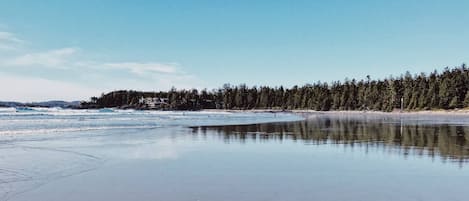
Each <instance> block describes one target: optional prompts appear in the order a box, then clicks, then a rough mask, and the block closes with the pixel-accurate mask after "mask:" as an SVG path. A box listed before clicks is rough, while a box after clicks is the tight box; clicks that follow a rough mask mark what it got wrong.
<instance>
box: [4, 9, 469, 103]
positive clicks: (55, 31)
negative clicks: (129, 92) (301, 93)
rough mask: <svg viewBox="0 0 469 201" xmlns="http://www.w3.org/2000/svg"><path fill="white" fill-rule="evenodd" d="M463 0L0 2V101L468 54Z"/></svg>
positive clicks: (383, 66)
mask: <svg viewBox="0 0 469 201" xmlns="http://www.w3.org/2000/svg"><path fill="white" fill-rule="evenodd" d="M468 9H469V2H468V1H409V0H395V1H371V0H370V1H345V0H344V1H125V2H118V1H105V0H104V1H97V0H95V1H87V0H81V1H59V0H57V1H47V0H44V1H22V0H10V1H4V0H0V100H20V101H38V100H48V99H65V100H82V99H87V98H88V97H89V96H92V95H99V94H101V93H102V92H107V91H110V90H114V89H137V90H166V89H169V88H170V87H171V86H175V87H177V88H209V89H211V88H216V87H220V86H222V85H223V84H224V83H232V84H239V83H246V84H248V85H250V86H252V85H257V86H259V85H270V86H278V85H284V86H292V85H295V84H297V85H303V84H305V83H312V82H316V81H318V80H321V81H327V82H330V81H333V80H343V79H344V78H346V77H348V78H357V79H363V78H365V76H366V75H371V77H372V78H384V77H386V76H389V75H397V76H398V75H400V74H401V73H404V72H405V71H407V70H408V71H410V72H412V73H419V72H422V71H423V72H430V71H433V70H434V69H440V70H441V69H443V68H444V67H445V66H450V67H453V66H457V65H460V64H461V63H463V62H468V61H469V37H467V36H469V26H467V25H468V24H469V12H467V10H468Z"/></svg>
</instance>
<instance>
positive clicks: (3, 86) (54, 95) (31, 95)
mask: <svg viewBox="0 0 469 201" xmlns="http://www.w3.org/2000/svg"><path fill="white" fill-rule="evenodd" d="M12 86H14V87H12ZM0 91H1V92H2V93H0V100H6V101H23V102H31V101H44V100H67V101H71V100H87V99H88V97H91V96H95V95H98V94H99V93H100V92H102V90H99V89H96V88H90V87H85V86H82V85H79V84H75V83H69V82H64V81H57V80H50V79H45V78H35V77H29V76H28V77H24V76H18V75H11V74H2V73H0Z"/></svg>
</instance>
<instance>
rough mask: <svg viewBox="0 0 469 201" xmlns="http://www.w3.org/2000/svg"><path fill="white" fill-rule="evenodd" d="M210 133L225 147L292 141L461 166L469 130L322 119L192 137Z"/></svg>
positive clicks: (197, 131)
mask: <svg viewBox="0 0 469 201" xmlns="http://www.w3.org/2000/svg"><path fill="white" fill-rule="evenodd" d="M212 132H215V133H217V134H218V135H219V136H220V137H222V139H223V140H224V141H225V142H227V143H231V142H241V143H245V142H262V141H267V140H277V141H283V140H293V141H301V142H303V143H305V144H313V145H319V144H341V145H344V146H347V147H352V148H353V147H356V146H358V147H365V150H368V149H369V148H375V149H379V150H391V151H396V152H398V153H400V154H402V155H404V156H408V155H417V156H428V157H432V158H435V157H441V159H442V160H443V161H451V162H455V163H458V164H459V165H461V166H462V165H463V164H464V163H467V162H469V126H461V125H450V124H436V125H431V124H424V125H422V124H410V125H409V124H405V123H403V122H402V121H401V122H399V121H397V122H395V121H376V120H373V121H364V120H360V119H353V118H350V119H349V118H328V117H325V118H314V119H309V120H305V121H297V122H282V123H266V124H251V125H230V126H202V127H192V133H193V134H194V135H197V136H200V137H204V136H206V135H209V134H212Z"/></svg>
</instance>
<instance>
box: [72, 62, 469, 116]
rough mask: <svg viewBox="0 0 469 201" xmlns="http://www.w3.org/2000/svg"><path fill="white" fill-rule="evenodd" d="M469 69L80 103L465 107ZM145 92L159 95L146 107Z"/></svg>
mask: <svg viewBox="0 0 469 201" xmlns="http://www.w3.org/2000/svg"><path fill="white" fill-rule="evenodd" d="M468 89H469V69H468V68H467V66H466V65H465V64H462V65H461V66H458V67H455V68H448V67H446V68H445V69H444V70H443V71H442V72H437V71H436V70H435V71H433V72H431V73H420V74H414V75H412V74H411V73H410V72H406V73H405V74H402V75H400V76H398V77H393V76H389V77H387V78H385V79H371V78H370V76H366V78H365V79H361V80H356V79H345V80H344V81H334V82H331V83H327V82H316V83H313V84H305V85H303V86H293V87H291V88H285V87H283V86H277V87H270V86H259V87H257V86H252V87H249V86H246V84H240V85H237V86H235V85H230V84H225V85H223V87H221V88H218V89H213V90H207V89H203V90H200V91H199V90H197V89H190V90H186V89H181V90H178V89H176V88H172V89H171V90H169V91H159V92H139V91H131V90H130V91H129V90H120V91H113V92H110V93H106V94H102V95H101V96H100V97H92V98H91V99H90V101H86V102H82V103H81V105H80V107H81V108H107V107H118V108H134V109H158V110H200V109H234V110H247V109H279V110H294V109H308V110H317V111H328V110H373V111H386V112H390V111H393V110H397V109H401V108H402V109H404V110H431V109H456V108H465V107H469V93H468ZM145 98H158V99H161V100H162V101H161V102H159V101H158V104H156V105H152V106H151V107H149V106H148V104H146V103H144V102H142V99H145Z"/></svg>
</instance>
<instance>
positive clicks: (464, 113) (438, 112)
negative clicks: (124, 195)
mask: <svg viewBox="0 0 469 201" xmlns="http://www.w3.org/2000/svg"><path fill="white" fill-rule="evenodd" d="M200 111H209V112H233V113H236V112H253V113H256V112H269V113H295V114H305V115H317V114H330V115H358V114H363V115H365V114H370V115H383V116H396V115H405V116H408V115H442V116H445V115H446V116H447V115H456V116H469V109H455V110H415V111H402V112H401V111H399V110H395V111H392V112H382V111H360V110H331V111H317V110H281V109H250V110H225V109H203V110H200Z"/></svg>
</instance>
